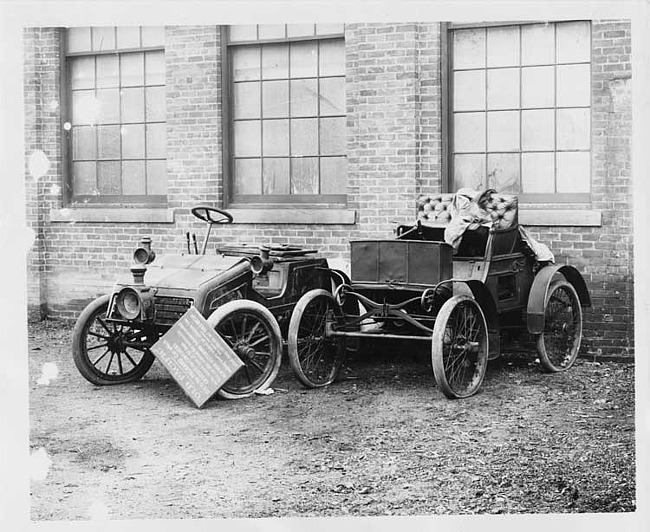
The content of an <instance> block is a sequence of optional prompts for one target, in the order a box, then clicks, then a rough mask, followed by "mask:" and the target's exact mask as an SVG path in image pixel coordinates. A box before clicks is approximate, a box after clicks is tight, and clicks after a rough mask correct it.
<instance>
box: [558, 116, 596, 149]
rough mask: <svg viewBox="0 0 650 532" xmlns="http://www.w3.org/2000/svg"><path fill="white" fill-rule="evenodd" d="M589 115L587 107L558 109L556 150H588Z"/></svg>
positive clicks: (589, 135) (589, 133)
mask: <svg viewBox="0 0 650 532" xmlns="http://www.w3.org/2000/svg"><path fill="white" fill-rule="evenodd" d="M589 116H590V111H589V109H558V111H557V149H558V150H588V149H589V148H590V144H591V142H590V137H591V130H590V119H589Z"/></svg>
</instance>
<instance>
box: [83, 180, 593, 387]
mask: <svg viewBox="0 0 650 532" xmlns="http://www.w3.org/2000/svg"><path fill="white" fill-rule="evenodd" d="M192 213H193V214H194V215H195V216H196V217H198V218H199V219H201V220H203V221H205V222H207V224H208V231H207V233H206V235H205V239H204V242H203V245H202V252H201V253H199V252H198V247H196V246H195V253H194V254H192V253H191V252H190V251H191V248H190V246H189V239H188V253H187V254H182V255H177V256H168V257H161V258H157V259H156V258H155V253H154V252H153V250H152V249H151V241H150V240H149V239H143V241H142V242H141V245H140V246H139V247H138V248H137V249H136V250H135V252H134V254H133V258H134V266H132V268H131V272H132V276H133V279H130V280H128V281H126V282H121V283H118V284H117V285H116V287H115V289H114V291H113V293H112V294H109V295H105V296H102V297H100V298H98V299H96V300H95V301H93V302H92V303H90V305H89V306H88V307H87V308H86V309H85V310H84V311H83V312H82V314H81V316H80V317H79V319H78V321H77V324H76V326H75V329H74V332H73V355H74V361H75V364H76V366H77V368H78V369H79V371H80V373H81V374H82V375H83V376H84V377H85V378H86V379H87V380H89V381H90V382H92V383H94V384H98V385H103V384H116V383H126V382H131V381H134V380H137V379H139V378H141V377H142V376H143V375H144V374H145V373H146V372H147V371H148V370H149V368H150V367H151V365H152V363H153V361H154V355H153V354H152V352H151V350H150V348H151V346H152V345H153V344H154V343H155V342H156V341H157V340H158V338H160V336H161V335H162V334H164V333H165V332H166V331H167V330H169V329H170V328H171V327H172V326H173V325H174V323H175V322H176V321H177V320H178V319H180V317H181V316H182V315H183V314H184V313H185V312H186V311H187V310H188V309H189V308H190V307H191V306H194V307H195V308H196V309H197V310H198V311H199V312H200V313H201V314H202V315H203V317H204V318H206V319H207V321H208V323H209V324H210V325H211V326H212V327H214V328H215V330H216V331H217V332H218V333H219V334H220V335H221V336H222V337H223V338H224V340H226V342H227V343H228V344H229V345H230V347H231V348H232V349H233V351H234V352H235V353H236V354H237V355H238V356H239V358H241V360H242V361H243V362H244V366H243V368H242V369H240V370H239V371H238V372H237V373H236V374H235V375H234V376H233V377H232V378H231V379H230V380H229V381H228V382H227V383H226V384H225V385H224V386H223V387H222V388H221V389H220V390H219V392H218V394H219V395H220V396H221V397H225V398H232V399H234V398H241V397H247V396H250V395H251V394H253V393H255V392H256V391H262V390H264V389H265V388H268V387H269V386H270V385H271V383H272V382H273V380H274V379H275V377H276V376H277V374H278V371H279V369H280V364H281V359H282V351H283V348H284V345H285V344H286V346H287V348H288V354H289V362H290V364H291V367H292V370H293V372H294V374H295V375H296V377H297V378H298V379H299V380H300V381H301V382H302V384H303V385H305V386H307V387H308V388H319V387H322V386H327V385H329V384H331V383H332V382H333V381H335V380H336V378H337V376H338V374H339V371H340V368H341V366H342V363H343V359H344V357H345V354H346V351H347V349H346V347H347V344H348V341H349V340H351V339H355V341H356V342H358V341H359V339H363V338H368V337H372V338H382V339H387V340H402V341H413V342H428V343H429V344H430V345H431V360H432V366H433V373H434V377H435V380H436V382H437V384H438V386H439V388H440V389H441V391H442V392H443V393H444V394H445V395H446V396H447V397H449V398H464V397H469V396H471V395H473V394H475V393H476V392H477V391H478V389H479V388H480V386H481V383H482V382H483V379H484V376H485V372H486V368H487V363H488V360H491V359H493V358H496V357H497V356H499V353H500V346H499V341H500V331H502V330H504V329H514V330H519V331H522V332H525V331H528V332H529V333H530V334H532V335H533V336H534V337H535V339H536V345H537V352H538V355H539V360H540V363H541V365H542V366H543V367H544V369H546V370H547V371H551V372H557V371H564V370H566V369H568V368H570V367H571V366H572V365H573V364H574V362H575V360H576V358H577V356H578V351H579V348H580V343H581V338H582V307H586V306H589V305H590V298H589V293H588V290H587V286H586V283H585V281H584V279H583V277H582V275H581V274H580V273H579V272H578V270H576V269H575V268H574V267H572V266H570V265H566V264H565V265H557V264H554V258H553V255H552V254H551V253H550V251H549V250H548V248H547V247H546V246H544V245H543V244H540V243H538V242H536V241H535V240H534V239H533V238H531V237H530V235H529V234H528V233H527V232H526V231H525V230H524V229H523V228H522V227H521V226H520V225H519V224H518V218H517V198H516V196H511V195H505V194H498V193H497V192H496V191H494V190H487V191H485V192H483V193H476V192H471V193H470V192H468V191H459V192H458V193H456V194H455V195H454V194H441V195H438V196H435V197H423V198H420V199H419V200H418V219H417V221H416V223H415V224H413V225H401V226H399V227H398V228H397V231H396V232H397V236H396V237H395V238H391V239H380V240H356V241H352V242H351V276H350V277H348V276H347V275H346V274H345V273H343V272H342V271H339V270H335V269H331V268H329V267H328V263H327V260H326V259H324V258H322V257H319V256H318V255H316V251H317V250H309V249H300V248H296V247H290V246H285V245H282V246H274V245H269V246H262V247H261V248H260V249H259V250H258V249H256V248H255V247H253V246H247V245H238V246H222V247H220V248H218V249H217V253H216V254H214V253H212V254H206V249H207V244H208V239H209V236H210V229H211V227H212V225H213V224H220V223H231V222H232V216H231V215H230V214H229V213H228V212H226V211H222V210H220V209H216V208H214V207H211V206H207V205H199V206H197V207H195V208H193V209H192ZM154 259H155V260H154ZM145 274H146V275H145ZM283 339H286V341H285V340H283ZM361 345H362V344H361Z"/></svg>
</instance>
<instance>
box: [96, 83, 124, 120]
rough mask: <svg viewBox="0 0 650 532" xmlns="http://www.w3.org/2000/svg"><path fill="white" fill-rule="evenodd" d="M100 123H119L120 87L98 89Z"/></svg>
mask: <svg viewBox="0 0 650 532" xmlns="http://www.w3.org/2000/svg"><path fill="white" fill-rule="evenodd" d="M97 102H98V105H99V116H98V120H97V122H98V123H99V124H117V123H118V122H119V121H120V89H99V90H97Z"/></svg>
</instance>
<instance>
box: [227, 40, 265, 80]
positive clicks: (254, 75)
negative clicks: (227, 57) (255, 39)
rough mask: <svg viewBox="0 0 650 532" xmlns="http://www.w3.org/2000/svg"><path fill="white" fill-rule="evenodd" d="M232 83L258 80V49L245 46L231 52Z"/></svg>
mask: <svg viewBox="0 0 650 532" xmlns="http://www.w3.org/2000/svg"><path fill="white" fill-rule="evenodd" d="M232 71H233V72H232V76H233V81H249V80H255V79H260V49H259V48H258V47H250V46H246V47H243V48H235V49H233V51H232Z"/></svg>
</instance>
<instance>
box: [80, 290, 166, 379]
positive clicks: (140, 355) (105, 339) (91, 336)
mask: <svg viewBox="0 0 650 532" xmlns="http://www.w3.org/2000/svg"><path fill="white" fill-rule="evenodd" d="M109 300H110V296H109V295H105V296H102V297H99V298H97V299H95V300H94V301H92V302H91V303H90V304H89V305H88V306H87V307H86V308H85V309H84V311H83V312H82V313H81V315H80V316H79V319H78V320H77V323H76V324H75V327H74V330H73V331H72V356H73V359H74V363H75V366H77V369H78V370H79V373H81V374H82V375H83V377H84V378H85V379H86V380H88V381H89V382H92V383H93V384H96V385H107V384H124V383H127V382H132V381H135V380H138V379H140V378H142V377H143V376H144V374H145V373H147V371H149V368H150V367H151V364H153V361H154V356H153V353H152V352H151V351H150V350H149V347H150V346H151V344H153V343H154V341H155V340H156V339H157V336H156V338H151V337H150V336H151V334H152V333H147V332H146V331H145V330H143V329H142V328H140V327H136V326H135V325H131V324H117V323H113V322H109V321H107V320H106V315H107V312H108V303H109Z"/></svg>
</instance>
